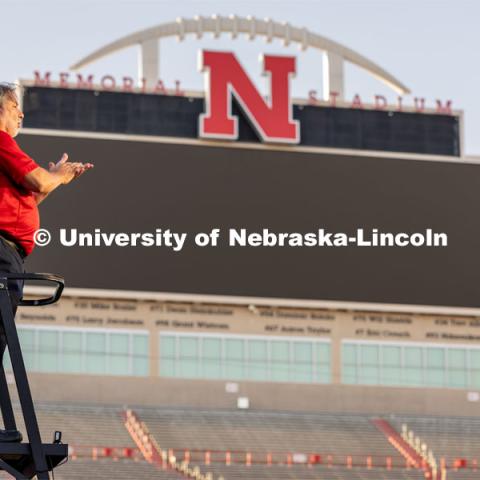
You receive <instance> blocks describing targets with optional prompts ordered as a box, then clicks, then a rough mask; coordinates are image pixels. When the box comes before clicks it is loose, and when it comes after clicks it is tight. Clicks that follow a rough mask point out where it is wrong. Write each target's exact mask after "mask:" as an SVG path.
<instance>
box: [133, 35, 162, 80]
mask: <svg viewBox="0 0 480 480" xmlns="http://www.w3.org/2000/svg"><path fill="white" fill-rule="evenodd" d="M159 53H160V46H159V41H158V39H157V38H152V39H149V40H145V41H143V42H142V43H141V44H140V52H139V58H138V81H139V84H140V85H141V83H142V78H145V79H146V81H147V85H149V86H150V87H152V86H153V85H155V84H156V83H157V81H158V79H159V75H160V72H159V70H160V69H159V63H160V58H159Z"/></svg>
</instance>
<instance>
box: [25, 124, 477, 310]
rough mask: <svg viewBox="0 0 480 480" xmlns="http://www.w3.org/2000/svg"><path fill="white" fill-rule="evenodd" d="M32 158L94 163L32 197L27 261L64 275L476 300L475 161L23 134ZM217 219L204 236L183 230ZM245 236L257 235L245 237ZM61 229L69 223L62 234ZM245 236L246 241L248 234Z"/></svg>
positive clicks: (396, 299) (233, 291)
mask: <svg viewBox="0 0 480 480" xmlns="http://www.w3.org/2000/svg"><path fill="white" fill-rule="evenodd" d="M18 141H19V144H20V145H21V147H22V148H23V149H24V150H25V151H26V152H28V153H29V154H30V155H31V156H32V157H33V158H35V159H36V160H37V161H38V162H39V163H40V164H41V165H44V166H46V165H47V163H48V162H49V161H56V160H58V159H59V158H60V156H61V154H62V153H63V152H68V153H69V155H70V159H71V160H72V161H83V162H87V161H88V162H93V163H94V164H95V168H94V170H93V171H91V172H87V173H86V174H85V175H84V176H83V177H81V178H80V179H78V180H76V181H74V182H73V183H71V184H70V185H68V186H63V187H61V188H59V189H58V190H56V191H55V192H53V193H52V194H51V195H50V197H49V198H47V199H46V200H45V201H44V203H42V204H41V205H40V213H41V220H42V227H43V228H46V229H48V230H49V231H50V232H51V233H52V242H51V243H50V245H48V246H46V247H36V248H35V250H34V252H33V253H32V255H31V256H30V257H29V258H27V260H26V268H27V271H33V272H51V273H57V274H60V275H63V276H64V277H65V279H66V285H67V287H79V288H95V289H119V290H130V291H132V290H133V291H153V292H179V293H195V294H218V295H235V296H253V297H272V298H273V297H274V298H289V299H318V300H340V301H357V302H379V303H396V304H417V305H438V306H441V305H445V306H462V307H479V306H480V294H479V289H480V287H479V286H480V260H479V255H478V251H479V245H480V220H479V216H478V205H479V204H480V165H476V164H471V163H461V162H457V163H454V162H433V161H417V160H411V159H405V158H402V157H401V155H399V156H398V158H380V157H375V158H373V157H364V156H346V155H333V154H318V153H315V154H313V153H304V152H298V151H294V150H288V149H284V150H273V149H265V148H259V149H255V148H236V147H235V146H234V145H232V148H227V147H224V146H206V145H201V143H199V144H198V145H182V144H168V143H158V142H153V141H152V142H134V141H129V140H107V139H93V138H72V137H60V136H48V135H34V134H23V135H20V136H19V138H18ZM214 228H218V229H220V238H219V240H218V245H217V246H216V247H212V246H205V247H201V246H198V245H197V244H196V243H195V242H194V241H193V238H194V236H195V234H196V233H199V232H209V231H210V230H211V229H214ZM321 228H323V229H325V230H327V231H329V232H346V233H347V234H349V235H350V234H354V233H355V232H356V231H357V229H358V228H362V229H364V230H365V231H371V230H373V229H377V230H378V231H382V232H407V233H414V232H424V231H425V230H426V229H431V230H433V231H434V232H444V233H446V234H447V235H448V246H446V247H438V248H433V247H425V246H423V247H415V246H406V247H400V246H395V247H359V246H356V245H349V246H344V247H325V246H323V247H319V246H302V247H298V246H297V247H293V246H284V247H280V246H274V247H268V246H245V247H239V246H235V247H232V246H229V244H228V235H227V234H228V232H229V230H230V229H238V230H240V229H245V231H246V232H248V233H255V232H260V233H261V232H262V231H263V229H268V231H269V232H276V233H281V232H287V233H288V232H296V233H300V234H305V233H307V232H318V230H319V229H321ZM60 229H66V230H65V231H67V232H68V231H70V232H71V231H72V229H76V230H77V232H78V233H80V232H83V233H91V234H93V233H94V232H95V230H96V229H97V232H100V233H107V234H108V233H112V232H113V233H119V232H126V233H127V234H129V233H132V232H155V231H156V229H161V230H162V231H165V230H169V231H170V232H177V233H186V234H187V238H186V240H185V242H184V245H183V247H182V248H181V249H180V250H178V251H175V250H174V248H172V247H168V246H165V245H163V246H153V247H147V246H123V247H122V246H118V245H114V246H109V247H108V246H105V245H103V246H92V247H86V246H82V247H80V246H78V245H77V246H64V245H62V244H61V243H60V238H59V233H58V232H59V231H60ZM255 238H257V237H255ZM70 240H71V237H70ZM254 243H255V242H254Z"/></svg>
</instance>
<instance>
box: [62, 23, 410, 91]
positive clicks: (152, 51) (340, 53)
mask: <svg viewBox="0 0 480 480" xmlns="http://www.w3.org/2000/svg"><path fill="white" fill-rule="evenodd" d="M204 33H213V36H214V37H215V38H218V37H219V36H220V35H221V34H222V33H230V34H231V36H232V38H237V37H238V35H240V34H246V35H247V36H248V38H249V39H251V40H253V39H255V38H256V37H257V36H259V37H265V39H266V41H267V42H271V41H272V40H273V39H280V40H282V41H283V43H284V45H285V46H288V45H290V44H298V46H299V47H300V48H301V49H302V50H305V49H307V48H315V49H317V50H319V51H321V53H322V55H323V98H324V99H325V100H328V99H329V97H330V92H336V93H337V94H338V97H339V98H340V99H342V98H343V96H344V62H350V63H352V64H354V65H357V66H358V67H360V68H362V69H364V70H366V71H367V72H368V73H369V74H370V75H372V76H374V77H376V78H377V79H379V80H380V81H382V82H383V83H385V84H386V85H388V86H389V87H390V88H392V89H393V90H394V91H395V92H396V93H398V94H400V95H404V94H408V93H410V90H409V89H408V87H406V86H405V85H404V84H403V83H401V82H400V81H399V80H397V79H396V78H395V77H394V76H393V75H391V74H390V73H388V72H387V71H386V70H384V69H383V68H381V67H380V66H379V65H377V64H376V63H374V62H372V61H371V60H369V59H368V58H366V57H364V56H362V55H360V54H359V53H357V52H355V51H354V50H352V49H350V48H348V47H345V46H344V45H341V44H340V43H337V42H335V41H333V40H330V39H328V38H326V37H323V36H321V35H318V34H316V33H313V32H311V31H309V30H307V29H306V28H298V27H294V26H291V25H290V24H289V23H279V22H275V21H273V20H271V19H265V20H261V19H257V18H254V17H251V16H248V17H239V16H236V15H231V16H229V17H224V16H220V15H213V16H211V17H201V16H196V17H194V18H193V19H184V18H178V19H177V20H176V21H174V22H170V23H163V24H161V25H157V26H155V27H152V28H147V29H145V30H140V31H138V32H135V33H132V34H130V35H127V36H125V37H122V38H120V39H118V40H115V41H114V42H111V43H109V44H107V45H105V46H103V47H101V48H99V49H98V50H95V51H94V52H92V53H91V54H89V55H87V56H86V57H84V58H82V59H81V60H80V61H79V62H77V63H75V64H74V65H72V66H71V67H70V68H71V69H72V70H79V69H81V68H83V67H85V66H87V65H89V64H90V63H92V62H94V61H96V60H99V59H100V58H103V57H106V56H108V55H111V54H113V53H115V52H117V51H119V50H123V49H125V48H128V47H132V46H135V45H139V46H140V55H139V61H138V75H139V81H140V80H141V79H142V78H145V79H146V81H147V82H148V83H150V84H152V83H153V84H155V83H156V82H157V81H158V78H159V61H160V58H159V54H160V49H159V42H160V39H162V38H167V37H175V36H176V37H177V38H178V39H179V40H180V41H181V40H184V39H185V37H186V36H187V35H189V34H193V35H196V37H197V38H202V36H203V34H204Z"/></svg>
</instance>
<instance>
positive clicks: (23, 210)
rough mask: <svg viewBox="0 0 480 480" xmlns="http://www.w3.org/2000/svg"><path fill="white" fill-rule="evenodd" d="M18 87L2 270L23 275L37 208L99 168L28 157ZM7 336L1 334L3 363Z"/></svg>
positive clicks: (8, 119)
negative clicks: (21, 141)
mask: <svg viewBox="0 0 480 480" xmlns="http://www.w3.org/2000/svg"><path fill="white" fill-rule="evenodd" d="M15 90H16V89H15V86H14V85H11V84H4V83H3V84H2V83H0V272H5V273H23V272H24V269H23V260H24V258H25V257H26V256H28V255H29V254H30V253H31V252H32V250H33V247H34V241H33V235H34V233H35V231H36V230H38V228H39V226H40V219H39V214H38V208H37V205H38V204H39V203H40V202H41V201H43V200H44V199H45V197H46V196H47V195H48V194H49V193H51V192H52V191H53V190H55V189H56V188H57V187H59V186H60V185H66V184H67V183H70V182H71V181H72V180H73V179H75V178H77V177H79V176H80V175H82V174H83V173H84V172H85V171H87V170H89V169H90V168H92V167H93V165H92V164H90V163H72V162H68V155H67V154H65V153H64V154H63V156H62V158H61V159H60V161H59V162H58V163H56V164H55V163H53V162H51V163H50V164H49V168H48V170H45V169H43V168H42V167H40V166H39V165H38V164H37V163H36V162H35V161H34V160H33V159H32V158H30V157H29V156H28V155H27V154H26V153H24V152H23V151H22V150H21V149H20V147H19V146H18V145H17V143H16V142H15V140H14V137H15V136H16V135H17V134H18V131H19V129H20V126H21V123H22V119H23V117H24V115H23V112H22V111H21V110H20V107H19V103H18V98H17V95H16V91H15ZM8 288H9V293H10V299H11V302H12V309H13V312H14V314H15V312H16V310H17V305H18V303H19V301H20V299H21V298H22V295H23V282H19V281H10V282H9V283H8ZM5 346H6V345H5V337H4V335H3V334H0V361H3V353H4V351H5ZM21 439H22V435H21V433H20V432H18V431H16V430H0V442H15V441H21Z"/></svg>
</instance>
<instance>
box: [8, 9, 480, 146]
mask: <svg viewBox="0 0 480 480" xmlns="http://www.w3.org/2000/svg"><path fill="white" fill-rule="evenodd" d="M1 5H2V26H1V33H2V39H3V46H4V48H3V51H2V61H1V63H0V72H1V74H0V79H1V80H4V81H15V80H16V79H18V78H25V79H31V78H32V77H33V71H34V70H41V71H51V72H52V73H53V76H54V79H56V75H57V73H58V72H60V71H68V67H69V66H70V65H72V64H73V63H75V62H76V61H78V60H79V59H80V58H82V57H83V56H85V55H86V54H89V53H91V52H92V51H93V50H95V49H97V48H98V47H100V46H103V45H104V44H106V43H109V42H111V41H113V40H116V39H117V38H120V37H122V36H124V35H127V34H129V33H133V32H135V31H137V30H140V29H144V28H148V27H152V26H155V25H158V24H160V23H164V22H170V21H173V20H174V19H175V18H177V17H180V16H181V17H184V18H190V17H193V16H194V15H203V16H209V15H212V14H215V13H218V14H221V15H229V14H232V13H234V14H237V15H242V16H246V15H253V16H256V17H258V18H265V17H269V18H272V19H273V20H276V21H280V22H282V21H288V22H289V23H290V24H292V25H294V26H299V27H306V28H308V29H310V30H311V31H313V32H315V33H318V34H320V35H323V36H326V37H328V38H331V39H332V40H335V41H337V42H339V43H342V44H344V45H345V46H348V47H350V48H352V49H353V50H356V51H357V52H359V53H361V54H362V55H364V56H366V57H367V58H369V59H371V60H373V61H374V62H376V63H377V64H379V65H380V66H381V67H383V68H384V69H385V70H387V71H388V72H390V73H391V74H393V75H394V76H396V77H397V78H398V79H399V80H400V81H402V82H403V83H404V84H406V85H407V86H408V87H409V88H410V89H411V90H412V92H413V95H412V96H409V97H406V98H405V100H404V103H405V104H410V103H412V101H413V100H412V98H413V96H418V97H425V98H426V101H427V105H428V106H433V105H434V102H435V99H437V98H438V99H442V100H446V99H451V100H452V101H453V107H454V108H456V109H462V110H464V112H465V132H464V139H465V147H466V153H467V154H470V155H476V154H478V155H480V135H478V133H477V131H478V130H479V128H480V96H479V93H478V89H479V84H480V52H479V47H480V41H479V40H480V28H479V27H478V22H479V18H480V2H478V1H474V0H471V1H468V0H455V1H453V0H395V1H394V0H375V1H374V0H369V1H365V0H356V1H347V0H290V1H284V0H269V1H268V0H257V1H250V0H242V1H239V0H236V1H234V0H222V1H195V0H177V1H172V0H168V1H165V0H74V1H72V0H41V1H40V0H1ZM201 47H209V48H214V49H219V50H232V51H235V53H236V54H237V55H238V57H239V58H240V60H241V61H242V63H243V64H244V65H245V67H246V68H247V70H248V71H249V73H250V74H251V76H252V77H257V78H258V79H260V77H259V72H260V66H259V64H258V54H260V53H284V54H285V53H294V54H296V55H297V56H298V66H297V69H298V75H297V79H296V80H295V82H294V85H293V94H294V96H296V97H306V96H307V93H308V91H309V90H310V89H317V90H319V91H321V77H322V73H321V59H320V55H319V53H318V52H315V51H309V50H307V52H300V51H298V50H297V49H296V48H294V47H290V48H289V49H285V48H284V47H283V46H282V44H281V43H280V42H279V41H276V42H274V43H272V44H267V43H265V41H264V40H262V39H257V40H255V41H249V40H247V39H244V38H240V39H238V40H231V39H230V38H229V37H228V35H226V34H224V35H223V36H222V37H221V38H220V40H213V39H211V38H205V39H204V40H202V41H198V40H197V39H196V38H195V37H187V39H186V40H185V41H184V42H178V41H177V40H176V39H168V40H165V41H162V42H161V47H160V48H161V53H160V56H161V63H160V69H161V72H160V76H161V78H162V80H163V81H164V82H165V84H166V85H167V87H170V86H173V82H174V81H175V79H179V80H181V82H182V86H183V87H184V88H188V89H194V90H200V89H201V88H202V76H201V74H200V73H199V72H198V71H197V63H196V53H197V51H198V49H199V48H201ZM137 53H138V50H137V48H131V49H128V50H125V51H123V52H119V53H117V54H115V55H113V56H111V57H108V58H106V59H104V60H100V61H98V62H96V63H94V64H92V65H90V66H88V67H86V68H85V70H83V71H82V72H83V73H85V74H89V73H92V74H94V75H95V76H96V78H100V77H101V76H102V75H103V74H106V73H110V74H113V75H114V76H116V77H117V78H121V77H122V76H124V75H130V76H135V75H136V70H137V66H136V65H137V63H136V59H137ZM258 84H259V88H261V87H260V85H261V83H260V81H259V82H258ZM346 92H347V95H346V97H347V99H348V98H350V97H351V96H353V94H354V93H356V92H358V93H360V94H361V96H362V99H364V100H365V101H368V102H371V100H372V98H373V95H374V94H376V93H378V94H385V95H386V96H387V97H388V98H389V99H394V98H395V95H394V94H392V93H391V92H390V90H389V89H388V88H386V87H385V86H383V84H381V83H379V82H378V81H376V80H374V79H372V78H371V77H370V76H368V75H367V74H365V73H364V72H362V71H360V70H359V69H357V68H355V67H353V66H348V67H347V70H346Z"/></svg>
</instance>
